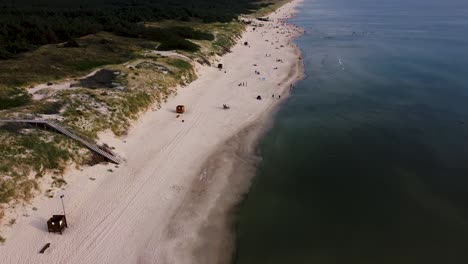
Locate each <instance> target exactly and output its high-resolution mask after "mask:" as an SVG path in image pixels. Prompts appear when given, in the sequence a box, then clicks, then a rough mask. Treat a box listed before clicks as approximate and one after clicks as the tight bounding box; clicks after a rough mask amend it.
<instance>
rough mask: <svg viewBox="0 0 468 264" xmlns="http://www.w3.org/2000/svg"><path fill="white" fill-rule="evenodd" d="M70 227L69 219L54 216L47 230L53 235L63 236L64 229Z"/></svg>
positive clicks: (63, 216)
mask: <svg viewBox="0 0 468 264" xmlns="http://www.w3.org/2000/svg"><path fill="white" fill-rule="evenodd" d="M66 227H68V225H67V218H66V217H65V215H53V216H52V217H51V218H50V219H49V221H47V229H48V231H49V233H50V232H52V233H60V234H62V231H63V229H65V228H66Z"/></svg>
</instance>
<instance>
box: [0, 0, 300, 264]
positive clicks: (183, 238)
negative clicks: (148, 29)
mask: <svg viewBox="0 0 468 264" xmlns="http://www.w3.org/2000/svg"><path fill="white" fill-rule="evenodd" d="M297 4H298V2H297V1H294V2H292V3H289V4H287V5H285V6H283V7H282V8H281V9H280V10H279V11H278V12H276V13H275V14H273V15H271V16H270V17H271V18H272V21H271V22H263V23H264V26H263V27H258V28H256V30H255V31H253V30H252V27H249V28H248V31H247V32H246V33H245V34H244V35H243V38H242V39H241V40H240V41H239V44H238V45H236V46H235V47H234V48H233V49H232V53H230V54H227V55H226V56H224V57H222V58H221V63H223V65H224V66H225V69H226V72H224V70H223V71H219V70H218V69H216V68H215V67H204V68H201V69H200V70H199V75H200V77H199V79H198V80H196V81H195V82H193V83H192V84H190V85H189V86H188V87H185V88H181V89H180V90H179V92H178V95H177V96H175V97H173V98H170V100H169V101H168V102H167V103H166V104H165V105H163V107H162V109H160V110H159V111H156V112H149V113H147V114H145V115H144V116H143V117H142V118H141V119H140V120H139V121H138V122H137V123H135V125H134V127H133V128H132V130H131V132H130V134H129V135H128V136H127V138H125V139H123V140H122V139H112V143H113V145H114V146H116V147H117V150H118V152H119V153H120V154H122V156H124V157H125V158H126V162H125V163H124V164H122V165H121V166H120V167H119V168H115V167H114V165H98V166H94V167H90V168H85V169H84V170H82V171H73V172H70V173H69V174H70V175H67V176H66V178H67V179H68V182H69V187H68V188H67V189H65V190H63V191H62V192H61V193H63V194H65V202H66V209H67V215H68V220H69V228H68V229H67V230H66V231H65V233H64V234H63V235H62V236H61V235H57V234H49V233H47V230H46V225H45V222H46V219H47V218H48V217H50V215H52V214H54V213H59V212H61V206H60V200H59V199H58V198H54V199H37V201H36V202H35V206H36V207H38V211H35V212H34V213H33V214H32V215H31V216H30V217H24V218H22V219H18V223H17V224H16V225H15V227H14V228H13V229H12V230H11V232H10V233H9V234H8V240H7V243H6V244H5V245H4V246H0V259H1V263H66V264H73V263H112V264H115V263H125V264H128V263H210V262H216V263H219V261H220V259H221V258H224V257H226V256H223V254H222V253H218V255H217V256H215V257H214V258H208V257H207V256H200V253H197V250H200V248H205V249H206V248H207V247H208V248H210V247H211V251H213V252H214V251H218V252H222V250H229V249H230V248H231V245H229V243H224V244H223V243H222V239H221V238H220V237H218V239H219V241H220V242H219V243H214V244H210V243H206V241H204V240H203V233H200V232H199V231H200V230H201V229H202V228H203V227H206V221H207V219H209V215H212V214H213V213H216V212H218V213H223V212H224V211H223V210H221V209H220V210H221V211H220V210H218V211H217V208H216V206H218V205H219V203H217V201H219V200H220V199H222V198H223V197H225V199H230V198H229V196H223V194H225V193H226V190H229V189H226V186H229V184H231V183H232V184H235V183H236V181H231V180H229V178H228V177H221V176H219V178H217V177H218V176H216V175H222V174H223V172H226V173H225V174H226V175H231V174H232V172H233V171H236V167H235V166H236V164H237V163H234V162H232V160H233V155H234V156H235V155H236V151H240V150H239V148H240V147H242V144H245V143H246V142H247V143H248V144H249V145H246V146H247V147H248V146H251V143H252V140H249V138H243V139H242V140H241V139H240V138H241V137H242V135H243V133H244V134H245V133H247V132H246V131H249V130H246V129H247V128H251V127H252V125H255V124H263V123H264V120H265V117H266V116H268V115H269V114H270V113H271V112H272V111H273V109H274V107H275V106H277V105H278V104H279V103H280V102H281V101H283V100H284V99H285V98H286V97H287V94H288V93H289V91H290V87H291V85H292V84H293V83H294V82H295V81H296V80H297V78H300V76H301V75H302V62H301V60H300V59H299V57H300V53H299V51H298V49H297V48H296V47H294V46H292V45H290V44H289V43H290V41H291V39H292V38H293V37H294V36H297V35H298V34H300V30H299V29H297V28H295V27H293V26H292V25H287V24H284V23H283V19H284V18H286V17H287V16H289V15H291V14H292V12H293V8H294V7H295V6H296V5H297ZM277 32H279V33H277ZM266 40H268V41H266ZM244 41H248V42H249V45H250V47H248V46H244V45H243V43H244ZM281 46H283V47H281ZM266 54H271V56H265V55H266ZM278 60H279V61H278ZM254 64H256V65H257V66H254ZM275 68H277V69H275ZM255 71H258V72H260V74H256V73H255ZM241 82H247V86H239V85H238V84H239V83H241ZM273 94H274V97H272V95H273ZM258 95H260V96H261V97H262V100H256V97H257V96H258ZM279 95H282V97H281V99H280V98H278V96H279ZM178 104H184V105H186V107H187V112H186V113H185V114H183V115H182V116H181V117H179V118H176V113H175V111H174V110H175V106H176V105H178ZM223 104H228V105H229V106H230V109H229V110H223V109H222V105H223ZM182 120H183V121H184V122H182ZM251 130H252V129H251ZM257 130H258V129H257ZM247 134H248V133H247ZM109 140H110V139H106V141H109ZM236 140H237V141H236ZM225 148H230V149H231V152H228V153H231V155H227V154H226V153H227V152H225V153H224V154H223V155H221V154H220V153H221V152H222V150H223V149H225ZM220 151H221V152H220ZM243 151H244V152H245V151H247V152H248V150H245V149H244V150H243ZM213 162H215V165H213ZM210 166H211V167H210ZM212 167H215V168H216V171H217V174H211V175H208V174H207V172H208V171H209V170H210V168H211V169H213V168H212ZM110 169H112V172H110V171H109V170H110ZM90 177H94V178H96V180H94V181H91V180H89V178H90ZM201 183H203V184H201ZM200 184H201V185H200ZM239 184H240V183H239ZM234 187H235V186H233V188H234ZM237 187H239V186H237ZM231 194H235V192H234V193H231ZM197 197H198V198H197ZM226 197H227V198H226ZM229 203H230V204H233V203H234V201H233V200H231V201H230V202H229V201H228V204H229ZM200 205H203V206H200ZM226 210H227V209H226ZM188 220H190V221H188ZM223 221H226V220H223ZM189 223H190V224H189ZM219 232H221V229H219ZM215 241H216V240H215ZM46 243H51V245H50V248H49V249H48V250H47V251H46V252H45V254H38V251H39V250H40V248H41V247H42V246H44V244H46ZM210 245H211V246H210ZM226 252H228V251H226ZM226 254H229V253H226ZM201 255H203V254H201Z"/></svg>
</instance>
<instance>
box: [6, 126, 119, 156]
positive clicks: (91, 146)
mask: <svg viewBox="0 0 468 264" xmlns="http://www.w3.org/2000/svg"><path fill="white" fill-rule="evenodd" d="M0 123H23V124H31V125H42V126H45V127H48V128H50V129H53V130H55V131H57V132H59V133H61V134H63V135H65V136H67V137H69V138H71V139H74V140H76V141H78V142H80V143H81V144H83V145H85V146H86V147H87V148H88V149H89V150H91V151H93V152H94V153H96V154H98V155H101V156H103V157H104V158H106V159H107V160H109V161H112V162H114V163H116V164H119V163H120V162H121V160H120V159H119V158H118V157H117V155H116V154H115V153H113V152H112V151H111V150H103V149H102V148H101V147H99V146H98V145H96V144H94V143H91V142H90V141H89V140H86V139H84V138H82V137H80V136H78V135H76V134H75V133H73V132H72V131H70V130H68V129H66V128H64V127H62V126H60V125H58V124H57V123H54V122H51V121H47V120H32V119H17V120H15V119H0Z"/></svg>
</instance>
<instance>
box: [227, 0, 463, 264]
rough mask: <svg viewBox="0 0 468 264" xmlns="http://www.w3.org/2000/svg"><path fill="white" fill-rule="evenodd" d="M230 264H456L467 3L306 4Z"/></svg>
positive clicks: (459, 257)
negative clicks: (297, 70)
mask: <svg viewBox="0 0 468 264" xmlns="http://www.w3.org/2000/svg"><path fill="white" fill-rule="evenodd" d="M292 22H294V23H295V24H297V25H299V26H301V27H303V28H305V29H306V31H307V33H306V34H305V35H304V36H303V37H301V38H300V39H298V40H297V43H298V45H299V46H300V48H301V49H302V50H303V52H304V61H305V66H306V74H307V76H308V77H307V78H306V79H305V80H303V81H301V82H300V83H299V84H298V85H297V86H296V89H295V91H294V93H293V95H292V96H291V97H290V98H289V99H288V102H287V103H286V104H285V105H284V106H283V107H282V109H281V110H280V112H279V113H278V115H277V116H276V121H275V124H274V126H273V128H272V129H271V131H270V132H269V133H268V134H267V135H266V136H265V138H264V140H263V141H262V143H261V145H260V151H261V153H262V156H263V162H262V164H261V165H260V167H259V168H258V172H257V176H256V178H255V180H254V182H253V185H252V188H251V191H250V193H249V195H248V197H247V199H246V200H245V201H244V203H243V204H242V206H241V207H240V213H239V216H238V218H237V226H236V227H237V253H236V259H235V263H237V264H246V263H320V264H322V263H346V264H348V263H412V264H414V263H425V264H426V263H468V249H467V245H468V65H467V64H468V2H467V1H459V0H448V1H434V0H429V1H422V0H409V1H402V0H379V1H374V0H356V1H349V0H305V3H304V4H303V6H302V8H301V9H300V13H299V14H298V16H297V17H296V18H295V19H293V20H292Z"/></svg>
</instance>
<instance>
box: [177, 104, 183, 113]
mask: <svg viewBox="0 0 468 264" xmlns="http://www.w3.org/2000/svg"><path fill="white" fill-rule="evenodd" d="M176 113H178V114H183V113H185V105H178V106H177V107H176Z"/></svg>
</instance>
